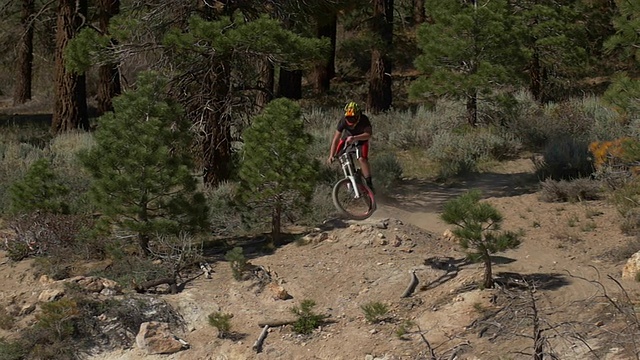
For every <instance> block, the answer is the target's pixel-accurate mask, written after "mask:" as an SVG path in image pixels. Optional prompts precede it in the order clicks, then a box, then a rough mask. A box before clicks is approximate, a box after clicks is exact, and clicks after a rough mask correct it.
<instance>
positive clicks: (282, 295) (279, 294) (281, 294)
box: [267, 282, 291, 300]
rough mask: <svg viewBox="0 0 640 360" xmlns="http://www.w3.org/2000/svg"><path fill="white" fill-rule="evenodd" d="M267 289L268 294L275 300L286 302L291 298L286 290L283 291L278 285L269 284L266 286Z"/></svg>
mask: <svg viewBox="0 0 640 360" xmlns="http://www.w3.org/2000/svg"><path fill="white" fill-rule="evenodd" d="M267 289H269V292H270V293H271V294H272V295H273V298H274V299H275V300H287V299H289V298H290V297H291V295H289V293H288V292H287V290H285V288H283V287H282V286H280V285H278V284H277V283H274V282H272V283H269V284H268V285H267Z"/></svg>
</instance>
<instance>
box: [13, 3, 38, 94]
mask: <svg viewBox="0 0 640 360" xmlns="http://www.w3.org/2000/svg"><path fill="white" fill-rule="evenodd" d="M34 13H35V0H23V2H22V15H21V18H20V26H21V30H22V31H21V36H20V40H19V41H18V45H17V52H18V58H17V60H16V61H17V63H16V75H17V77H16V85H15V87H14V89H13V105H19V104H24V103H26V102H27V101H29V100H31V80H32V71H33V19H32V17H33V15H34Z"/></svg>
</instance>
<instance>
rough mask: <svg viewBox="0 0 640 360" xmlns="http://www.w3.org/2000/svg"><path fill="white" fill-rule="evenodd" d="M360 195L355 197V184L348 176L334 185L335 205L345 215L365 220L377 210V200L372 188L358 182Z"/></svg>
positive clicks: (333, 196)
mask: <svg viewBox="0 0 640 360" xmlns="http://www.w3.org/2000/svg"><path fill="white" fill-rule="evenodd" d="M357 186H358V192H359V193H360V197H358V198H356V197H355V192H354V191H353V186H352V184H351V181H350V180H349V179H348V178H344V179H342V180H340V181H338V182H337V183H336V184H335V186H334V187H333V192H332V194H331V195H332V198H333V205H334V206H335V207H336V209H338V211H340V212H341V213H342V214H343V215H344V216H346V217H348V218H350V219H352V220H364V219H367V218H368V217H370V216H371V215H372V214H373V212H374V211H375V210H376V201H375V198H374V196H373V192H372V191H371V189H369V188H368V187H366V186H365V185H364V184H362V183H360V182H357Z"/></svg>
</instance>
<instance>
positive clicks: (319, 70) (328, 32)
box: [313, 13, 338, 95]
mask: <svg viewBox="0 0 640 360" xmlns="http://www.w3.org/2000/svg"><path fill="white" fill-rule="evenodd" d="M317 22H318V23H317V25H316V36H317V37H318V38H323V37H328V38H329V41H330V43H331V50H330V52H329V55H328V57H327V59H326V61H324V62H323V63H320V64H318V65H316V66H315V69H314V73H313V77H314V81H313V83H314V91H315V93H316V94H317V95H320V94H326V93H327V92H328V91H329V89H330V88H331V79H333V78H334V77H335V75H336V69H335V64H336V62H335V57H336V36H337V27H338V15H337V14H336V13H333V14H331V15H330V17H329V19H328V20H325V19H324V18H323V17H320V16H318V19H317Z"/></svg>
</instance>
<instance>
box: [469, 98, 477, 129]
mask: <svg viewBox="0 0 640 360" xmlns="http://www.w3.org/2000/svg"><path fill="white" fill-rule="evenodd" d="M467 122H468V123H469V125H471V126H477V125H478V95H477V93H476V92H474V93H472V94H471V95H469V97H468V98H467Z"/></svg>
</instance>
